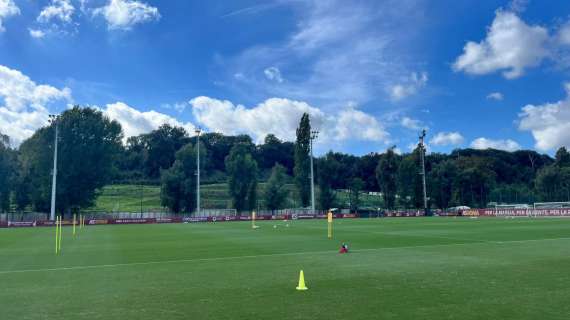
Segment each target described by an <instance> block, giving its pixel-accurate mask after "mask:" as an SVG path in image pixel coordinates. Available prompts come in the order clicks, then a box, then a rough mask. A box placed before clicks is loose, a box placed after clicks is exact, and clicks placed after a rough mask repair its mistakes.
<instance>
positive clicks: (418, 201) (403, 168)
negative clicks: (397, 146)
mask: <svg viewBox="0 0 570 320" xmlns="http://www.w3.org/2000/svg"><path fill="white" fill-rule="evenodd" d="M398 190H399V191H398V193H399V195H400V201H401V202H402V204H403V205H404V206H405V207H408V208H409V207H413V208H423V206H424V204H423V189H422V177H421V175H420V149H419V147H417V148H416V149H415V150H414V151H413V152H412V153H411V154H409V155H407V156H405V157H404V158H403V159H402V161H401V162H400V165H399V166H398Z"/></svg>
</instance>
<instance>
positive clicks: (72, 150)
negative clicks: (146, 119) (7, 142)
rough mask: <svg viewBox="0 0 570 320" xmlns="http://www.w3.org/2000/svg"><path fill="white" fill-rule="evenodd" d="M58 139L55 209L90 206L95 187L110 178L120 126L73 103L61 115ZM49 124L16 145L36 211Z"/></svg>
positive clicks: (43, 198)
mask: <svg viewBox="0 0 570 320" xmlns="http://www.w3.org/2000/svg"><path fill="white" fill-rule="evenodd" d="M57 123H58V124H57V125H58V127H59V139H60V140H59V144H58V168H59V170H58V179H57V193H56V195H57V202H56V209H57V211H58V212H64V213H66V214H69V213H70V212H71V210H72V209H79V208H85V207H89V206H92V205H93V203H94V200H95V197H96V196H97V190H98V189H100V188H101V187H103V186H104V185H105V184H107V183H108V182H109V181H110V179H111V178H112V174H113V165H114V163H115V159H116V156H117V154H118V153H119V151H120V149H121V139H122V138H123V134H122V130H121V126H120V124H119V123H118V122H116V121H111V120H110V119H109V118H107V117H106V116H104V115H103V113H102V112H101V111H98V110H97V109H93V108H81V107H79V106H75V107H73V108H72V109H68V110H66V111H65V112H64V113H62V114H61V116H60V117H59V120H58V121H57ZM54 136H55V124H53V123H52V124H51V125H50V126H49V127H44V128H41V129H39V130H38V131H36V132H35V133H34V135H32V137H31V138H29V139H28V140H26V141H24V143H23V144H22V145H21V146H20V155H21V159H22V161H21V162H22V170H23V172H22V174H23V177H21V179H22V181H29V183H30V185H29V190H30V191H31V194H30V198H31V202H32V203H33V205H34V208H35V209H36V210H38V211H44V212H45V211H48V209H49V203H50V196H51V171H52V163H53V162H52V161H53V147H54Z"/></svg>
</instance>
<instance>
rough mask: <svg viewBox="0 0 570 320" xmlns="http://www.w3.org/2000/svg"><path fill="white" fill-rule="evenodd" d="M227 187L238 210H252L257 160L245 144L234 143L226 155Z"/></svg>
mask: <svg viewBox="0 0 570 320" xmlns="http://www.w3.org/2000/svg"><path fill="white" fill-rule="evenodd" d="M226 171H227V173H228V177H229V178H228V189H229V193H230V195H231V197H232V200H233V206H234V208H235V209H236V210H237V211H238V212H241V211H244V210H253V209H254V208H255V205H256V200H257V189H256V188H257V162H256V161H255V160H254V159H253V156H252V150H251V148H250V146H249V145H247V144H236V145H234V146H233V148H232V150H231V151H230V154H229V155H228V156H227V157H226Z"/></svg>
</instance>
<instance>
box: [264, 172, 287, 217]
mask: <svg viewBox="0 0 570 320" xmlns="http://www.w3.org/2000/svg"><path fill="white" fill-rule="evenodd" d="M286 172H287V170H286V169H285V167H284V166H282V165H280V164H278V163H277V164H275V166H273V169H271V176H270V177H269V180H267V187H266V189H265V206H266V207H267V209H269V210H279V209H282V208H283V205H284V204H285V200H286V199H287V193H288V192H287V189H286V187H285V183H286V182H287V173H286Z"/></svg>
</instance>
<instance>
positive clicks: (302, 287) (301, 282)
mask: <svg viewBox="0 0 570 320" xmlns="http://www.w3.org/2000/svg"><path fill="white" fill-rule="evenodd" d="M297 290H299V291H304V290H309V288H307V286H305V274H304V273H303V270H301V273H299V285H298V286H297Z"/></svg>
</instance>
